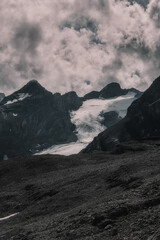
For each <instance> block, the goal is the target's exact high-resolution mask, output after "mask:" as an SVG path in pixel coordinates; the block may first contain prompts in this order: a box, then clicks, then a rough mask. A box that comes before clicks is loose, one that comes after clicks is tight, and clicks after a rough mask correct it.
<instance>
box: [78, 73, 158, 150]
mask: <svg viewBox="0 0 160 240" xmlns="http://www.w3.org/2000/svg"><path fill="white" fill-rule="evenodd" d="M159 119H160V77H158V78H156V79H155V80H154V82H153V83H152V84H151V86H150V87H149V88H148V89H147V90H146V91H145V92H144V93H143V94H142V96H141V97H140V98H138V99H137V100H135V101H134V102H133V103H132V104H131V106H130V107H129V108H128V111H127V115H126V117H125V118H124V119H122V120H121V121H120V122H118V123H117V124H115V125H114V126H112V127H110V128H109V129H107V130H105V131H104V132H102V133H100V134H99V135H98V136H97V137H95V138H94V140H93V141H92V142H91V143H90V144H89V145H88V146H87V147H86V148H85V149H83V150H82V152H84V153H85V152H92V151H95V150H98V151H99V150H102V151H107V150H112V149H113V148H115V147H116V146H117V145H118V144H120V143H122V142H127V141H131V140H143V139H150V138H151V139H153V138H160V127H159V126H160V120H159Z"/></svg>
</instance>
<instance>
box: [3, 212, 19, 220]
mask: <svg viewBox="0 0 160 240" xmlns="http://www.w3.org/2000/svg"><path fill="white" fill-rule="evenodd" d="M17 214H19V213H14V214H11V215H9V216H7V217H3V218H0V221H4V220H7V219H9V218H11V217H14V216H16V215H17Z"/></svg>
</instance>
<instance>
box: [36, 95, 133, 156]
mask: <svg viewBox="0 0 160 240" xmlns="http://www.w3.org/2000/svg"><path fill="white" fill-rule="evenodd" d="M135 99H136V98H135V94H134V93H128V94H127V95H124V96H121V97H117V98H112V99H91V100H87V101H84V103H83V105H82V106H81V107H80V108H79V109H78V110H77V111H72V112H71V113H70V115H71V121H72V123H73V124H75V125H76V135H77V137H78V141H77V142H73V143H68V144H61V145H54V146H52V147H50V148H48V149H46V150H44V151H42V152H40V153H38V154H61V155H66V156H67V155H71V154H77V153H79V152H80V151H81V150H82V149H83V148H85V147H86V146H87V145H88V144H89V143H90V142H91V141H92V140H93V138H94V137H95V136H97V135H98V134H99V133H100V132H102V131H104V130H105V129H106V127H105V126H103V125H102V124H101V121H102V120H103V117H102V116H100V113H101V112H102V111H103V112H104V113H105V112H110V111H116V112H118V113H119V116H120V117H122V118H123V117H125V115H126V113H127V109H128V107H129V106H130V105H131V103H132V102H133V101H134V100H135Z"/></svg>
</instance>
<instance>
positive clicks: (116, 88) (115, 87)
mask: <svg viewBox="0 0 160 240" xmlns="http://www.w3.org/2000/svg"><path fill="white" fill-rule="evenodd" d="M129 92H133V93H135V94H136V95H137V97H139V96H140V95H141V94H142V92H140V91H138V90H137V89H135V88H130V89H122V88H121V86H120V85H119V83H116V82H113V83H110V84H108V85H107V86H105V87H104V88H103V89H102V90H101V91H99V92H98V91H92V92H90V93H88V94H86V95H85V96H84V100H88V99H94V98H104V99H109V98H113V97H119V96H123V95H126V94H127V93H129Z"/></svg>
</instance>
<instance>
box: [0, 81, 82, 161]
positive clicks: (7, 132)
mask: <svg viewBox="0 0 160 240" xmlns="http://www.w3.org/2000/svg"><path fill="white" fill-rule="evenodd" d="M81 105H82V101H81V100H80V98H79V97H78V96H77V95H76V93H75V92H69V93H67V94H65V95H60V94H59V93H56V94H52V93H50V92H48V91H47V90H46V89H45V88H43V87H42V86H41V85H40V84H39V83H38V82H37V81H36V80H32V81H30V82H29V83H28V84H27V85H25V86H24V87H23V88H22V89H20V90H19V91H17V92H15V93H13V94H11V95H10V96H8V97H5V98H4V99H3V100H2V102H1V103H0V158H3V156H4V155H7V156H8V157H14V156H18V155H29V154H32V153H35V152H36V150H37V151H38V150H42V149H43V148H47V147H50V146H52V145H53V144H60V143H66V142H72V141H76V140H77V137H76V135H75V133H74V130H75V126H74V125H73V124H72V122H71V119H70V114H69V111H70V110H76V109H78V108H79V107H80V106H81Z"/></svg>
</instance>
